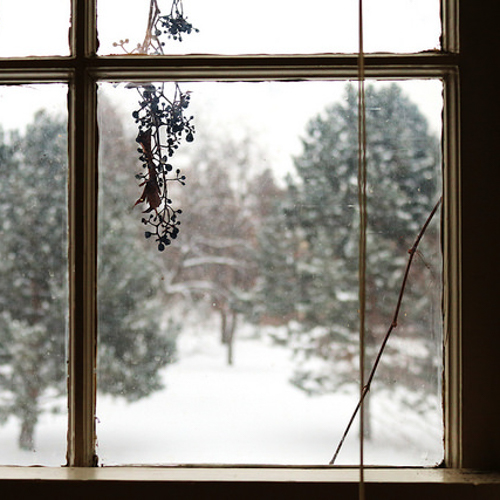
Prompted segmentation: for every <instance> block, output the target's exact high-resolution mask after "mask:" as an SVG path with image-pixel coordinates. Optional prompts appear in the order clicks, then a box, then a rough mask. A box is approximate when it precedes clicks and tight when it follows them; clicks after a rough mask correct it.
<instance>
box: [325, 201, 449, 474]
mask: <svg viewBox="0 0 500 500" xmlns="http://www.w3.org/2000/svg"><path fill="white" fill-rule="evenodd" d="M441 201H442V198H440V199H439V200H438V202H437V203H436V205H435V206H434V208H433V209H432V211H431V213H430V214H429V216H428V217H427V220H426V221H425V223H424V225H423V226H422V228H421V229H420V232H419V233H418V235H417V238H416V239H415V242H414V243H413V246H412V247H411V248H410V249H409V250H408V253H409V257H408V262H407V263H406V269H405V273H404V275H403V282H402V284H401V288H400V290H399V296H398V301H397V303H396V308H395V310H394V315H393V317H392V321H391V325H390V326H389V329H388V330H387V333H386V334H385V337H384V340H383V341H382V345H381V346H380V349H379V351H378V353H377V357H376V358H375V362H374V363H373V367H372V369H371V371H370V375H369V376H368V379H367V382H366V384H365V386H364V387H363V390H362V392H361V396H360V398H359V401H358V404H357V405H356V408H355V409H354V412H353V414H352V415H351V418H350V420H349V423H348V424H347V427H346V429H345V431H344V434H343V435H342V438H341V440H340V442H339V444H338V446H337V449H336V450H335V453H334V455H333V457H332V459H331V460H330V465H333V464H334V463H335V460H336V459H337V456H338V454H339V452H340V450H341V448H342V445H343V444H344V441H345V439H346V437H347V435H348V434H349V431H350V429H351V426H352V423H353V422H354V419H355V418H356V415H357V414H358V411H359V409H360V407H361V405H362V404H363V401H364V399H365V397H366V395H367V394H368V392H369V391H370V386H371V384H372V381H373V377H374V376H375V372H376V371H377V367H378V365H379V363H380V359H381V358H382V354H383V353H384V349H385V346H386V345H387V342H388V340H389V337H390V336H391V333H392V331H393V330H394V329H395V328H396V327H397V326H398V316H399V310H400V309H401V303H402V301H403V295H404V292H405V288H406V283H407V281H408V275H409V274H410V268H411V264H412V262H413V257H414V256H415V254H416V252H417V248H418V245H419V243H420V240H421V239H422V237H423V236H424V234H425V231H426V230H427V227H428V226H429V224H430V223H431V220H432V218H433V217H434V215H435V213H436V212H437V209H438V208H439V205H440V204H441Z"/></svg>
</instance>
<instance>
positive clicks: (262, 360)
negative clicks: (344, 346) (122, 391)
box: [0, 325, 443, 466]
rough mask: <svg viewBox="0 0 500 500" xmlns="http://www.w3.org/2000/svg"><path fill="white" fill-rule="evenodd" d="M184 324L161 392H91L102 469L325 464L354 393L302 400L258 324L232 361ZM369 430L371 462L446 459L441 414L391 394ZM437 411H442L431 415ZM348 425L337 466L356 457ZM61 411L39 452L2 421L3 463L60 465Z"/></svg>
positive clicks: (47, 423)
mask: <svg viewBox="0 0 500 500" xmlns="http://www.w3.org/2000/svg"><path fill="white" fill-rule="evenodd" d="M213 326H214V327H213V328H208V329H204V331H203V332H201V331H200V330H199V329H197V328H188V329H186V330H185V331H183V333H181V335H180V336H179V339H178V356H177V357H178V359H177V361H176V362H175V363H174V364H171V365H168V366H167V367H166V368H165V369H164V371H163V373H162V377H163V380H164V385H165V387H164V389H163V390H161V391H159V392H156V393H154V394H152V395H151V396H149V397H148V398H145V399H143V400H140V401H138V402H135V403H131V404H130V403H127V402H125V401H124V400H122V399H117V398H113V397H110V396H103V395H98V399H97V416H96V427H97V440H98V442H97V453H98V456H99V463H100V464H101V465H126V464H151V465H158V464H165V465H175V464H231V465H238V464H241V465H249V464H255V465H264V464H268V465H327V464H328V462H329V461H330V459H331V458H332V456H333V453H334V451H335V449H336V447H337V444H338V442H339V440H340V438H341V436H342V434H343V432H344V429H345V427H346V425H347V422H348V420H349V418H350V415H351V414H352V412H353V410H354V407H355V406H356V403H357V393H356V391H352V393H340V394H328V395H323V396H308V395H307V394H305V393H304V392H303V391H301V390H299V389H297V388H296V387H294V386H292V385H291V384H290V382H289V379H290V377H291V375H292V372H293V367H294V363H293V357H292V355H291V352H290V349H287V348H286V347H283V346H277V345H276V344H275V343H273V341H272V340H271V338H270V337H269V336H268V335H266V332H265V330H262V329H259V330H256V328H255V327H252V326H245V325H243V327H242V328H240V329H239V330H238V331H237V338H236V341H235V347H234V364H233V365H232V366H228V365H227V363H226V356H227V354H226V347H225V346H224V345H222V344H221V343H220V340H219V332H218V329H217V328H216V325H213ZM370 397H372V402H371V410H372V412H373V436H372V438H371V439H370V440H365V442H364V448H365V452H364V460H365V463H367V464H374V465H406V466H433V465H436V464H437V463H439V462H440V461H441V459H442V456H443V446H442V439H441V435H442V432H443V430H442V424H441V419H442V417H441V415H440V414H431V415H421V414H418V413H416V412H412V411H411V409H409V408H408V407H407V406H405V407H404V406H401V405H398V404H397V403H396V402H395V401H394V400H393V398H390V397H382V396H379V397H377V394H373V391H372V394H371V396H370ZM435 413H440V412H435ZM358 427H359V424H356V422H355V424H354V426H353V427H352V429H351V432H350V434H349V436H348V438H347V439H346V441H345V442H344V445H343V447H342V450H341V452H340V454H339V456H338V459H337V461H336V464H338V465H355V464H357V463H359V438H358V436H359V432H358ZM66 428H67V415H65V414H52V413H45V414H43V415H42V416H41V418H40V421H39V424H38V426H37V429H36V436H35V439H36V450H34V451H32V452H27V451H22V450H19V448H18V446H17V437H18V433H19V422H18V421H17V420H15V419H14V418H11V419H9V420H8V421H7V423H6V424H5V425H3V426H1V427H0V463H1V464H5V465H46V466H58V465H64V464H65V463H66V457H65V456H66Z"/></svg>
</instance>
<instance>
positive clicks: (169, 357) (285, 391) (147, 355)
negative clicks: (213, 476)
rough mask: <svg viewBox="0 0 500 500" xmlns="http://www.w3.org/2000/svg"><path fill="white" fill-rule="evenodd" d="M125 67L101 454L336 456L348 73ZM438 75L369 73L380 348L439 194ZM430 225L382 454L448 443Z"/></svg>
mask: <svg viewBox="0 0 500 500" xmlns="http://www.w3.org/2000/svg"><path fill="white" fill-rule="evenodd" d="M126 87H128V88H126ZM126 87H125V86H122V87H116V86H113V85H111V84H102V85H101V87H100V92H99V97H100V100H99V116H100V134H101V137H100V147H101V153H100V183H99V189H100V193H99V238H100V240H99V241H100V242H99V263H98V265H99V283H98V286H99V293H98V297H99V300H98V301H99V348H98V397H97V417H98V426H97V432H98V443H99V444H98V455H99V457H100V459H101V461H102V463H104V464H105V465H111V464H126V463H143V464H146V463H149V464H154V463H163V464H173V463H230V464H238V463H240V464H242V463H245V464H252V463H253V464H327V463H328V461H329V460H330V458H331V456H332V454H333V452H334V449H335V447H336V445H337V442H338V440H339V439H340V436H341V434H342V432H343V429H344V427H345V425H346V424H347V421H348V419H349V416H350V413H351V412H352V410H353V409H354V407H355V405H356V399H357V395H358V391H359V389H358V387H357V381H358V380H359V377H358V375H357V363H358V362H357V358H358V350H359V349H358V334H357V300H356V297H357V286H358V285H357V262H358V260H357V229H356V228H357V227H358V226H357V216H356V203H357V202H356V199H357V194H356V168H357V164H356V162H357V160H356V159H357V117H356V115H357V96H356V87H355V86H352V85H349V84H346V83H343V82H300V83H291V82H289V83H278V82H275V83H259V84H256V83H208V82H205V83H183V84H182V85H181V87H182V88H179V87H176V86H175V84H173V83H166V84H164V85H162V84H155V85H154V86H153V85H149V86H147V87H145V88H144V87H143V88H141V87H139V88H137V86H135V85H131V84H129V85H127V86H126ZM138 90H139V92H138ZM188 91H189V92H190V93H188ZM441 93H442V86H441V83H440V82H437V81H425V82H424V81H418V82H417V81H412V82H399V83H397V84H395V83H390V82H373V83H371V84H369V85H368V86H367V111H368V116H367V127H368V170H369V200H368V210H369V221H370V227H369V234H370V239H369V248H368V251H369V279H368V296H369V301H370V302H369V318H368V319H369V333H370V336H369V339H368V341H367V344H368V346H367V355H368V359H369V360H370V361H372V360H373V357H374V351H375V349H376V347H377V346H378V345H380V343H381V341H382V338H383V335H384V333H385V330H386V329H387V328H388V327H389V325H390V323H391V318H392V314H393V310H394V307H395V305H396V300H397V296H398V292H399V286H400V283H401V279H402V275H403V271H404V267H405V262H406V258H407V255H408V254H407V250H408V248H410V247H411V245H412V244H413V240H414V238H415V236H416V234H417V233H418V231H419V228H420V227H421V226H422V225H423V223H424V221H425V219H426V217H427V214H428V213H429V212H430V210H431V208H432V206H433V205H434V203H435V202H436V200H437V199H438V198H439V196H440V172H441V168H440V159H439V139H438V138H439V137H440V126H441V125H440V123H441V122H440V120H441V118H440V117H441V107H442V101H441ZM165 98H168V100H169V103H166V101H165V103H166V106H165V107H163V104H162V103H163V102H164V99H165ZM149 106H152V107H153V108H154V109H155V110H156V112H155V115H154V117H152V116H151V115H148V114H147V113H146V111H147V109H148V107H149ZM172 110H173V111H172ZM191 116H193V118H192V119H191ZM167 118H168V119H170V121H169V122H168V123H169V124H170V125H171V129H170V131H169V130H165V127H160V130H158V134H157V126H158V124H159V123H160V122H163V123H166V122H167ZM158 120H159V121H158ZM138 126H141V132H140V133H139V134H138V128H137V127H138ZM136 139H137V140H136ZM193 139H194V140H193ZM156 141H159V142H156ZM157 144H161V145H162V151H161V152H160V151H159V150H158V147H157ZM169 146H170V148H169ZM169 149H170V151H169ZM139 158H140V159H139ZM159 165H163V167H162V169H160V170H161V171H160V170H158V169H159ZM170 165H171V166H172V168H171V167H170ZM177 169H179V170H180V172H178V173H177ZM154 172H155V173H154ZM136 174H138V177H137V178H134V176H135V175H136ZM183 176H186V179H185V180H184V179H183ZM167 179H171V180H167ZM179 181H182V182H184V181H185V185H182V183H181V182H179ZM165 185H166V186H167V187H168V198H169V199H168V200H167V201H165V200H164V198H162V195H163V192H162V189H163V186H165ZM132 207H134V208H132ZM178 209H181V210H182V213H177V212H176V211H177V210H178ZM168 216H170V219H168ZM160 218H163V219H162V220H163V221H167V222H168V223H169V224H170V225H169V226H167V225H166V223H165V224H162V223H161V222H162V221H161V220H160ZM141 219H142V222H141ZM178 221H180V222H181V224H180V225H177V222H178ZM145 236H146V237H145ZM424 240H425V242H423V243H422V247H421V249H420V254H419V258H418V259H417V260H418V262H417V263H416V264H415V266H414V268H413V270H412V274H411V276H410V282H411V285H410V291H409V293H408V294H407V296H406V297H405V301H404V307H403V310H402V312H401V317H400V327H399V328H398V329H397V331H396V333H395V334H394V338H393V339H391V341H390V349H389V350H388V351H387V353H386V354H385V355H384V358H383V360H384V362H383V364H382V366H381V368H380V373H379V374H378V375H377V377H376V382H375V383H374V386H373V390H372V393H371V396H370V402H369V403H367V411H368V412H369V414H368V421H369V422H370V424H371V434H370V438H369V439H368V440H367V443H366V447H367V456H366V458H367V460H368V461H369V462H370V463H373V464H386V465H401V464H403V465H424V464H425V465H433V464H435V463H438V462H440V461H441V459H442V456H443V450H442V423H441V422H442V409H441V395H440V388H441V381H440V373H441V369H442V366H441V343H442V328H441V310H440V297H441V258H440V252H439V219H438V218H436V220H434V221H433V223H432V225H431V228H430V229H429V230H428V232H427V234H426V236H425V238H424ZM357 434H358V433H357V430H354V431H353V432H352V435H351V436H350V437H349V438H348V440H347V441H346V444H345V449H344V451H343V453H342V454H341V456H340V457H339V463H343V464H346V463H347V464H355V463H357V461H358V444H357Z"/></svg>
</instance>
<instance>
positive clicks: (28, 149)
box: [0, 84, 68, 465]
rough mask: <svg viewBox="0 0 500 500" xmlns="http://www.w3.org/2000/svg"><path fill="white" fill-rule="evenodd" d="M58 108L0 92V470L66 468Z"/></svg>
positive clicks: (63, 121) (13, 90) (12, 90)
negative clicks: (12, 467) (35, 466)
mask: <svg viewBox="0 0 500 500" xmlns="http://www.w3.org/2000/svg"><path fill="white" fill-rule="evenodd" d="M66 99H67V89H66V87H65V86H63V85H55V84H53V85H52V84H51V85H31V86H29V87H27V86H26V87H25V86H20V87H0V116H1V117H2V119H1V122H0V125H1V126H0V158H1V159H0V169H1V174H0V464H8V465H33V464H40V465H62V464H64V463H65V461H66V456H65V455H66V436H67V421H68V414H67V390H66V384H67V370H66V367H67V356H66V342H67V340H66V339H67V334H66V331H67V316H68V280H67V268H68V263H67V236H66V234H67V189H66V186H67V163H68V160H67V133H66V130H67V115H66Z"/></svg>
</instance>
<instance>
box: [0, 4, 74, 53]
mask: <svg viewBox="0 0 500 500" xmlns="http://www.w3.org/2000/svg"><path fill="white" fill-rule="evenodd" d="M69 26H70V0H43V2H42V1H40V0H23V1H22V2H11V1H6V0H2V1H1V2H0V57H23V56H53V55H62V56H65V55H69V44H68V31H69Z"/></svg>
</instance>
